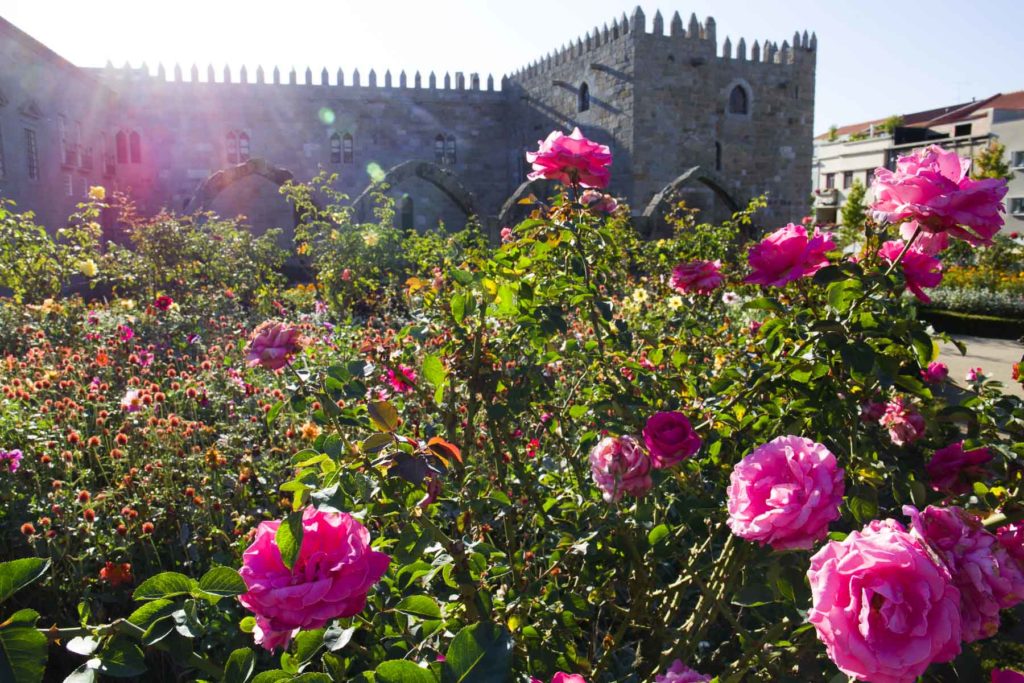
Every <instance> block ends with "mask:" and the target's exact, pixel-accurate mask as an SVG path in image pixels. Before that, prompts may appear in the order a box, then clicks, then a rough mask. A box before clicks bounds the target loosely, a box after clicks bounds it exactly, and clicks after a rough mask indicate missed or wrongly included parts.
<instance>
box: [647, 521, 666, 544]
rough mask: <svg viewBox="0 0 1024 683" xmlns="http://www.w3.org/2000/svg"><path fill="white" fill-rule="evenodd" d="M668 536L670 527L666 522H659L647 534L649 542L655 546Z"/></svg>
mask: <svg viewBox="0 0 1024 683" xmlns="http://www.w3.org/2000/svg"><path fill="white" fill-rule="evenodd" d="M666 536H668V527H667V526H665V525H664V524H659V525H658V526H656V527H654V528H653V529H651V531H650V533H648V534H647V542H648V543H649V544H651V545H652V546H654V545H657V544H658V543H659V542H660V541H662V540H664V538H665V537H666Z"/></svg>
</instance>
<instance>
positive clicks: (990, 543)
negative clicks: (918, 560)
mask: <svg viewBox="0 0 1024 683" xmlns="http://www.w3.org/2000/svg"><path fill="white" fill-rule="evenodd" d="M903 514H905V515H907V516H908V517H910V519H911V528H912V529H913V532H914V533H915V534H917V535H919V536H920V537H921V538H922V539H923V540H924V541H926V542H927V543H928V545H930V546H931V547H932V548H933V549H934V550H935V551H936V552H938V554H939V557H941V558H942V560H943V561H944V562H945V563H946V566H947V567H949V571H950V572H951V574H952V577H953V584H954V585H955V586H956V587H957V589H959V591H960V616H961V619H962V628H963V639H964V642H967V643H973V642H974V641H976V640H981V639H982V638H988V637H990V636H993V635H995V634H996V631H998V630H999V610H1001V609H1008V608H1010V607H1013V606H1014V605H1016V604H1017V603H1019V602H1021V601H1022V600H1024V571H1022V568H1021V566H1020V565H1019V564H1018V563H1017V562H1016V561H1015V560H1014V559H1013V558H1011V557H1010V555H1009V553H1007V552H1006V549H1005V548H1003V546H1001V545H1000V544H999V542H998V541H997V540H996V537H995V535H994V534H991V533H989V532H988V531H985V527H983V526H982V525H981V520H980V519H978V518H977V517H975V516H974V515H972V514H970V513H968V512H966V511H964V510H962V509H961V508H958V507H954V506H950V507H945V508H937V507H934V506H931V505H929V506H928V507H927V508H925V509H924V511H923V512H919V511H918V510H917V508H915V507H913V506H911V505H904V506H903Z"/></svg>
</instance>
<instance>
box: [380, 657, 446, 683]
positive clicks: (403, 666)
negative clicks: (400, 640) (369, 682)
mask: <svg viewBox="0 0 1024 683" xmlns="http://www.w3.org/2000/svg"><path fill="white" fill-rule="evenodd" d="M374 681H375V683H437V676H435V675H434V672H432V671H431V670H430V669H424V668H422V667H419V666H416V664H415V663H413V662H410V661H408V660H405V659H392V660H391V661H387V662H381V664H380V666H378V667H377V669H376V671H374Z"/></svg>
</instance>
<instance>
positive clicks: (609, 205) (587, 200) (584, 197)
mask: <svg viewBox="0 0 1024 683" xmlns="http://www.w3.org/2000/svg"><path fill="white" fill-rule="evenodd" d="M580 204H582V205H583V206H585V207H587V208H588V209H590V210H591V211H596V212H598V213H615V209H617V208H619V202H618V201H616V200H615V197H613V196H611V195H610V194H604V193H602V192H598V191H597V190H587V191H585V192H584V193H583V194H581V195H580Z"/></svg>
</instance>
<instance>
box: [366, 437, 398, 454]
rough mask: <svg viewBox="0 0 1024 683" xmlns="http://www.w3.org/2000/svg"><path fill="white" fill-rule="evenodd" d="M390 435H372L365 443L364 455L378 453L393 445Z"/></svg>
mask: <svg viewBox="0 0 1024 683" xmlns="http://www.w3.org/2000/svg"><path fill="white" fill-rule="evenodd" d="M393 441H394V439H392V437H391V435H390V434H371V435H370V436H368V437H367V438H366V440H365V441H363V452H364V453H376V452H377V451H379V450H381V449H383V448H384V447H385V446H387V445H389V444H391V443H393Z"/></svg>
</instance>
